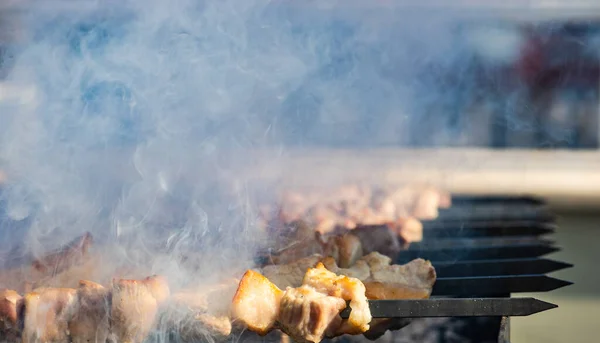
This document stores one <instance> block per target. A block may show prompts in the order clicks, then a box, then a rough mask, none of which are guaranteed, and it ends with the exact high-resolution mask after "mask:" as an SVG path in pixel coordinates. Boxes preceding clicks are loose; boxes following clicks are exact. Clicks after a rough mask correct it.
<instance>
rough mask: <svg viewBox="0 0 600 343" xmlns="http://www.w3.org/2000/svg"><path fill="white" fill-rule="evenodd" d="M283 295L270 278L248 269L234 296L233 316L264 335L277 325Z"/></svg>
mask: <svg viewBox="0 0 600 343" xmlns="http://www.w3.org/2000/svg"><path fill="white" fill-rule="evenodd" d="M282 297H283V291H282V290H281V289H279V288H278V287H277V286H276V285H275V284H273V283H272V282H271V281H269V279H267V278H266V277H264V276H263V275H262V274H260V273H258V272H256V271H253V270H248V271H247V272H246V273H245V274H244V276H243V277H242V280H241V281H240V284H239V286H238V289H237V291H236V293H235V296H234V297H233V301H232V305H231V315H232V318H233V319H234V320H236V321H238V322H241V323H242V324H243V325H244V326H246V327H247V328H248V329H250V330H252V331H254V332H256V333H258V334H259V335H263V336H264V335H266V334H267V333H269V331H271V330H273V328H274V327H275V324H276V321H277V316H278V315H279V306H280V305H281V298H282Z"/></svg>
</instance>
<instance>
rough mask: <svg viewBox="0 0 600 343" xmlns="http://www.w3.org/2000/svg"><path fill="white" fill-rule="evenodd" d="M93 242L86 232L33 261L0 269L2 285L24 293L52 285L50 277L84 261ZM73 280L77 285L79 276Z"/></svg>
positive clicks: (67, 270)
mask: <svg viewBox="0 0 600 343" xmlns="http://www.w3.org/2000/svg"><path fill="white" fill-rule="evenodd" d="M91 244H92V236H91V235H90V234H89V233H86V234H85V235H83V236H81V237H78V238H77V239H75V240H74V241H72V242H71V243H69V244H68V245H67V246H65V247H64V248H62V249H60V250H58V251H55V252H52V253H50V254H48V255H46V256H44V257H42V258H39V259H37V260H34V261H33V262H32V263H24V264H23V265H22V266H15V267H13V268H10V269H5V270H2V271H0V287H3V288H9V289H14V290H15V291H16V292H20V293H21V294H23V293H26V292H30V291H31V290H32V289H34V288H39V287H42V286H51V284H50V283H48V282H47V281H48V280H49V279H51V278H53V277H54V276H56V275H59V274H61V273H65V272H69V271H70V270H72V269H73V268H74V267H75V266H78V265H81V264H82V263H84V261H85V260H86V256H87V252H88V249H89V247H90V246H91ZM88 272H89V271H88ZM73 280H74V282H75V285H73V286H76V282H77V280H79V278H75V279H71V281H73ZM59 284H60V283H59ZM60 286H61V287H70V286H71V285H63V284H60Z"/></svg>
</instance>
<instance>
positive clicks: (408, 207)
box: [261, 185, 451, 242]
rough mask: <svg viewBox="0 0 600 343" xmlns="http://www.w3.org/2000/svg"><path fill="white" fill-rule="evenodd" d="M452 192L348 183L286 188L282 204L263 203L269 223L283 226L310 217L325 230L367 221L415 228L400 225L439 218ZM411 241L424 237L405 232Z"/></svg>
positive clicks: (320, 230)
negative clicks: (328, 187)
mask: <svg viewBox="0 0 600 343" xmlns="http://www.w3.org/2000/svg"><path fill="white" fill-rule="evenodd" d="M450 202H451V200H450V196H449V194H448V193H445V192H442V191H440V190H438V189H435V188H433V187H429V186H421V185H412V186H406V187H400V188H391V187H390V188H388V189H384V188H377V187H368V186H365V185H346V186H343V187H340V188H338V189H337V190H322V191H303V192H294V191H286V192H284V193H283V195H282V196H281V199H280V204H279V206H263V208H262V211H261V213H262V220H263V222H264V224H265V226H267V227H270V228H276V229H278V230H281V229H282V228H283V227H284V226H285V225H286V224H288V223H293V222H295V221H298V220H305V221H307V222H308V223H309V224H310V225H311V226H312V227H314V228H315V230H317V231H319V232H321V233H322V234H326V233H330V232H332V231H334V230H335V229H336V228H338V227H342V228H345V229H348V230H352V229H354V228H356V227H360V226H365V225H389V224H392V225H395V226H396V230H398V231H402V230H404V229H412V228H413V227H412V226H404V225H399V224H398V222H399V221H404V220H406V218H413V220H418V219H435V218H436V217H437V216H438V208H447V207H448V206H450ZM402 236H405V237H404V238H405V239H406V240H407V242H411V241H412V239H420V237H419V235H417V236H415V235H414V232H412V231H411V232H408V233H406V234H403V235H402Z"/></svg>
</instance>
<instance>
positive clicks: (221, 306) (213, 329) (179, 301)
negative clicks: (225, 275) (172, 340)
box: [163, 279, 239, 342]
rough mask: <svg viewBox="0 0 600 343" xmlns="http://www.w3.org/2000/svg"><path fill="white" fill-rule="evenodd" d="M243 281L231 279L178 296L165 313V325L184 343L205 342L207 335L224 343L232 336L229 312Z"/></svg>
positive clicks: (173, 298) (173, 297)
mask: <svg viewBox="0 0 600 343" xmlns="http://www.w3.org/2000/svg"><path fill="white" fill-rule="evenodd" d="M238 284H239V280H237V279H230V280H225V281H223V282H220V283H218V284H216V285H212V286H209V287H200V288H198V289H193V290H187V291H184V292H179V293H176V294H174V295H173V296H172V297H171V299H170V301H169V308H168V310H167V311H166V312H165V313H164V314H163V323H164V324H166V326H167V327H168V328H171V329H174V330H175V332H177V333H178V334H179V337H180V338H181V340H182V341H184V342H195V341H201V340H204V339H205V338H206V335H208V336H210V337H212V338H213V339H215V340H216V341H221V340H224V339H226V338H227V337H229V335H230V334H231V329H232V325H231V319H230V318H229V312H230V308H231V304H230V302H229V301H228V300H230V299H232V298H233V296H234V294H235V291H236V289H237V287H238Z"/></svg>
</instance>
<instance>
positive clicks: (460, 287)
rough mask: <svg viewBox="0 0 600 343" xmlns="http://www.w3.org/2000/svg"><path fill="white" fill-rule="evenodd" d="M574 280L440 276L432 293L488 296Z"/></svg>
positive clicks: (547, 287) (553, 286) (549, 288)
mask: <svg viewBox="0 0 600 343" xmlns="http://www.w3.org/2000/svg"><path fill="white" fill-rule="evenodd" d="M572 284H573V283H572V282H569V281H564V280H560V279H555V278H553V277H550V276H547V275H508V276H478V277H457V278H438V279H437V280H436V281H435V284H434V285H433V291H432V293H431V294H432V295H445V296H486V295H488V296H489V295H492V294H510V293H528V292H548V291H552V290H555V289H558V288H561V287H565V286H569V285H572Z"/></svg>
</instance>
